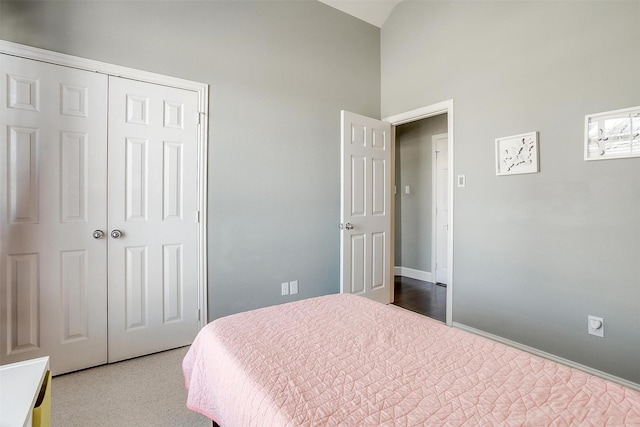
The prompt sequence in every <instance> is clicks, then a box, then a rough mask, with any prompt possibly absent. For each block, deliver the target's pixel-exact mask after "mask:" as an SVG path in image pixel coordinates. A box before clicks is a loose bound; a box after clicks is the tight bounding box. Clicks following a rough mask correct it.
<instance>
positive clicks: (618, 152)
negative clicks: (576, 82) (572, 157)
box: [584, 105, 640, 161]
mask: <svg viewBox="0 0 640 427" xmlns="http://www.w3.org/2000/svg"><path fill="white" fill-rule="evenodd" d="M629 157H640V105H639V106H637V107H630V108H623V109H620V110H612V111H605V112H603V113H595V114H587V115H586V116H584V160H586V161H591V160H607V159H625V158H629Z"/></svg>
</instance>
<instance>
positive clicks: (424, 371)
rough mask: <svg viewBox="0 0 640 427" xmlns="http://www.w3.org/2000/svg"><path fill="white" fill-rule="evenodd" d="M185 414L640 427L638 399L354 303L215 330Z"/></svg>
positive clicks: (300, 307)
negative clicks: (193, 412) (190, 412)
mask: <svg viewBox="0 0 640 427" xmlns="http://www.w3.org/2000/svg"><path fill="white" fill-rule="evenodd" d="M183 371H184V376H185V383H186V387H187V388H188V390H189V394H188V400H187V406H188V407H189V408H190V409H191V410H194V411H196V412H199V413H201V414H204V415H205V416H207V417H209V418H211V419H213V420H215V421H216V422H217V423H218V424H220V425H221V426H222V427H233V426H242V427H245V426H325V425H328V426H335V425H342V426H392V425H401V426H416V425H425V424H426V425H438V426H440V425H451V426H458V425H473V426H479V425H483V426H484V425H491V426H494V425H507V426H511V425H513V426H522V425H527V426H568V425H581V426H583V425H586V426H591V425H593V426H603V425H613V426H623V425H624V426H632V425H635V426H640V392H638V391H635V390H632V389H630V388H627V387H624V386H621V385H618V384H615V383H612V382H609V381H606V380H603V379H601V378H598V377H595V376H592V375H589V374H587V373H584V372H582V371H578V370H575V369H572V368H569V367H567V366H564V365H560V364H558V363H556V362H552V361H549V360H546V359H542V358H540V357H537V356H534V355H531V354H529V353H526V352H523V351H521V350H517V349H514V348H511V347H508V346H506V345H503V344H500V343H497V342H494V341H491V340H489V339H486V338H483V337H480V336H476V335H473V334H471V333H468V332H464V331H461V330H458V329H454V328H450V327H447V326H446V325H443V324H441V323H439V322H437V321H434V320H431V319H429V318H427V317H423V316H420V315H417V314H415V313H412V312H409V311H406V310H403V309H400V308H397V307H394V306H385V305H382V304H379V303H376V302H373V301H370V300H368V299H365V298H362V297H357V296H353V295H348V294H339V295H329V296H324V297H319V298H312V299H308V300H304V301H298V302H294V303H289V304H284V305H280V306H274V307H267V308H263V309H259V310H254V311H249V312H246V313H240V314H236V315H232V316H228V317H224V318H221V319H218V320H215V321H213V322H211V323H210V324H209V325H208V326H206V327H205V328H204V329H202V331H201V332H200V333H199V334H198V336H197V337H196V339H195V341H194V343H193V345H192V346H191V348H190V350H189V352H188V354H187V355H186V357H185V359H184V362H183Z"/></svg>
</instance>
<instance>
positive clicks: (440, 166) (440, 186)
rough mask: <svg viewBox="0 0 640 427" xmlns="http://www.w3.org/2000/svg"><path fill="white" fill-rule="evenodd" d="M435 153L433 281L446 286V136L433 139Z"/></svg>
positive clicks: (447, 177)
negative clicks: (434, 256)
mask: <svg viewBox="0 0 640 427" xmlns="http://www.w3.org/2000/svg"><path fill="white" fill-rule="evenodd" d="M433 143H434V144H435V153H436V162H435V163H436V168H435V173H434V176H435V189H436V194H435V202H436V219H435V222H436V227H435V230H436V234H435V236H434V239H435V242H436V259H435V261H436V264H435V272H436V274H435V280H436V282H438V283H444V284H448V283H447V282H448V280H447V275H448V272H449V265H448V264H449V262H448V260H449V255H448V253H449V243H448V242H449V141H448V137H447V134H446V133H445V134H440V135H436V136H434V137H433Z"/></svg>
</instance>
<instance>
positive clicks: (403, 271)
mask: <svg viewBox="0 0 640 427" xmlns="http://www.w3.org/2000/svg"><path fill="white" fill-rule="evenodd" d="M393 274H395V275H396V276H403V277H408V278H410V279H416V280H422V281H425V282H431V283H433V275H432V274H431V272H430V271H422V270H414V269H413V268H407V267H393Z"/></svg>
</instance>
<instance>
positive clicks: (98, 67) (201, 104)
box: [0, 40, 209, 329]
mask: <svg viewBox="0 0 640 427" xmlns="http://www.w3.org/2000/svg"><path fill="white" fill-rule="evenodd" d="M0 53H4V54H7V55H12V56H18V57H21V58H25V59H32V60H35V61H41V62H47V63H50V64H54V65H61V66H65V67H71V68H77V69H81V70H85V71H91V72H95V73H100V74H106V75H109V76H116V77H123V78H127V79H132V80H140V81H143V82H147V83H153V84H158V85H163V86H171V87H175V88H178V89H184V90H189V91H193V92H196V93H197V94H198V111H199V114H198V117H194V120H197V121H198V125H197V127H198V195H197V198H198V214H197V215H198V218H197V221H198V248H197V250H198V310H199V316H198V329H201V328H202V327H203V326H204V325H206V324H207V319H208V313H207V176H208V167H207V164H208V158H207V151H208V150H207V136H208V123H209V120H208V117H209V85H208V84H206V83H200V82H196V81H192V80H185V79H181V78H177V77H171V76H165V75H162V74H156V73H152V72H149V71H142V70H136V69H134V68H128V67H123V66H120V65H114V64H109V63H106V62H100V61H94V60H92V59H86V58H81V57H78V56H73V55H67V54H64V53H59V52H53V51H49V50H45V49H40V48H36V47H32V46H27V45H22V44H18V43H13V42H9V41H6V40H0Z"/></svg>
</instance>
